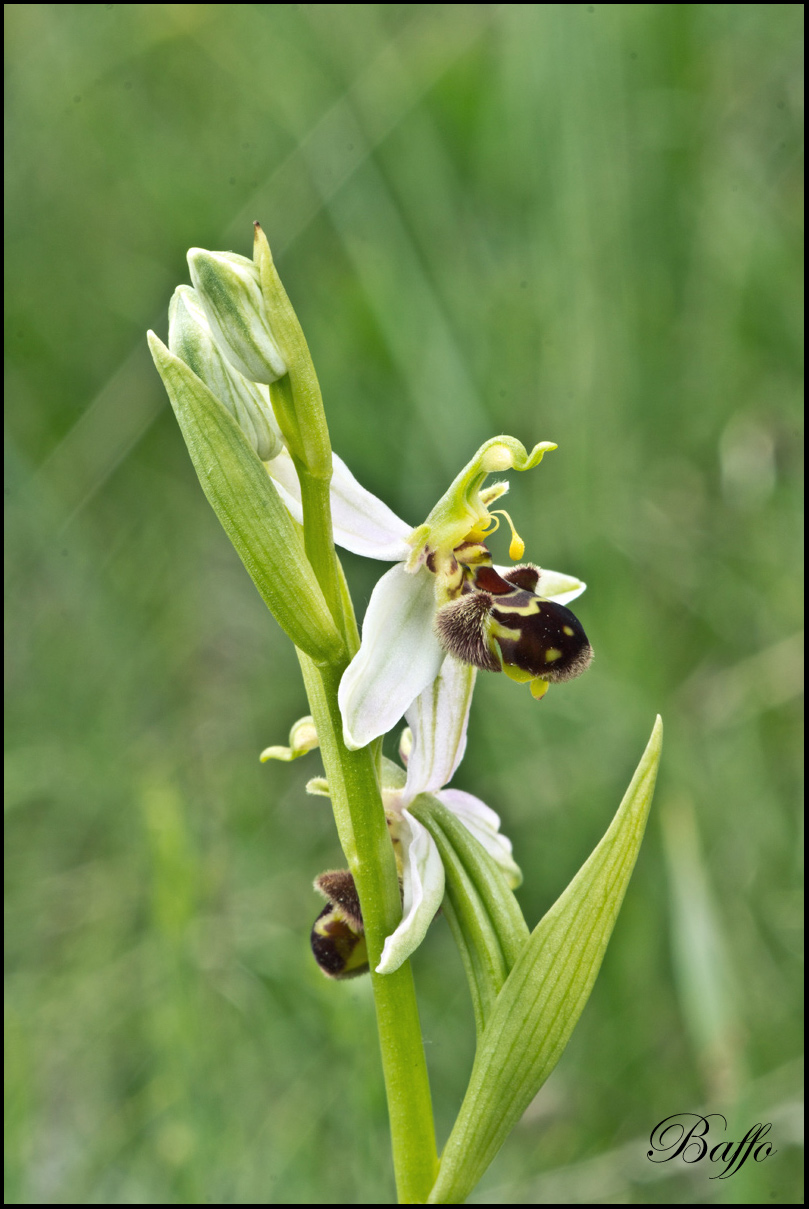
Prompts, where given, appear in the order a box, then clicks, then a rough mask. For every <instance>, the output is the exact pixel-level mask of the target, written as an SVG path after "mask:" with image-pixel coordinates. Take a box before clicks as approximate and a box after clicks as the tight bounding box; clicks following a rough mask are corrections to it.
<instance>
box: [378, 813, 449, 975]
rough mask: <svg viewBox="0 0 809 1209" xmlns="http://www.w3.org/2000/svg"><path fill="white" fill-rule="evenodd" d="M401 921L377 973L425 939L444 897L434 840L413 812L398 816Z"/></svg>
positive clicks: (386, 970)
mask: <svg viewBox="0 0 809 1209" xmlns="http://www.w3.org/2000/svg"><path fill="white" fill-rule="evenodd" d="M399 834H400V837H401V841H402V892H403V896H404V901H403V903H402V922H401V923H400V924H399V926H398V928H397V929H396V931H395V932H393V933H392V935H390V936H389V937H388V939H387V940H386V941H385V946H384V948H383V949H382V957H381V959H380V962H379V965H378V966H377V967H376V972H377V974H392V973H393V971H394V970H398V969H399V966H400V965H401V964H402V962H403V961H407V959H408V957H409V956H410V954H411V953H412V952H414V950H415V949H417V948H418V947H419V945H420V944H421V942H422V941H423V940H424V937H425V935H426V932H427V929H428V928H429V926H430V924H431V923H432V922H433V920H434V919H435V914H436V911H437V910H438V908H439V907H440V906H441V900H442V899H443V897H444V866H443V864H442V863H441V857H440V856H439V855H438V849H437V848H436V846H435V841H434V840H433V838H432V836H431V835H430V833H429V831H428V830H427V828H426V827H423V826H422V824H421V823H419V821H418V820H417V819H414V818H413V817H412V815H409V814H403V815H402V817H401V830H400V833H399Z"/></svg>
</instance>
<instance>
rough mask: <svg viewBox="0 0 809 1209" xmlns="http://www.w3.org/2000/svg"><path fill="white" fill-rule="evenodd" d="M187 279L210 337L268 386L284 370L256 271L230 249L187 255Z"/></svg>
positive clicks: (252, 377)
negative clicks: (210, 333)
mask: <svg viewBox="0 0 809 1209" xmlns="http://www.w3.org/2000/svg"><path fill="white" fill-rule="evenodd" d="M188 267H189V269H190V270H191V280H192V281H193V283H194V289H195V290H196V291H197V294H198V295H199V300H200V302H201V303H202V306H203V309H204V311H205V314H206V316H207V319H208V323H209V324H210V326H211V331H212V332H213V336H214V339H215V340H216V342H217V344H218V345H219V347H220V348H221V350H222V352H223V353H224V354H225V356H226V357H227V359H228V361H230V363H231V365H234V366H235V367H236V369H237V370H238V371H239V373H240V374H244V376H245V378H249V379H250V381H251V382H263V383H264V384H265V385H269V383H270V382H276V381H277V380H278V379H279V378H283V376H284V374H286V373H287V366H286V364H285V362H284V358H283V357H282V356H281V353H280V352H279V349H278V345H277V343H276V341H275V337H274V336H273V333H272V328H271V327H270V322H269V318H268V315H267V308H266V306H265V304H264V295H263V293H262V291H261V283H260V281H259V271H258V268H257V267H256V265H255V264H253V262H252V260H248V259H247V257H245V256H237V255H236V253H235V252H206V251H205V250H204V249H203V248H191V250H190V251H189V253H188Z"/></svg>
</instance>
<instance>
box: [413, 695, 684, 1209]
mask: <svg viewBox="0 0 809 1209" xmlns="http://www.w3.org/2000/svg"><path fill="white" fill-rule="evenodd" d="M662 734H663V725H662V722H661V721H660V718H658V719H657V721H656V722H655V726H654V729H653V731H652V735H651V738H650V739H649V743H648V746H647V748H646V751H645V752H644V753H643V757H642V759H641V761H640V764H639V765H638V767H637V770H636V772H635V775H634V777H633V778H632V783H631V784H630V786H629V789H628V790H627V792H626V794H625V796H624V800H623V801H622V803H621V805H620V807H619V808H618V812H617V814H616V815H615V818H614V819H613V821H612V823H611V825H610V827H609V830H608V831H607V833H606V835H605V836H604V838H603V839H602V841H601V843H600V844H599V845H598V847H597V848H596V849H595V851H594V852H593V853H592V855H591V856H590V858H589V859H588V860H587V861H586V862H585V864H584V865H583V866H582V868H581V869H580V870H579V872H578V873H577V874H576V876H575V877H574V879H573V881H572V882H571V883H570V885H569V886H568V887H567V889H566V890H565V891H564V892H563V894H562V895H561V896H560V897H559V898H558V899H557V901H556V902H555V903H554V905H553V906H552V907H551V909H550V911H548V913H547V915H546V916H545V917H544V918H543V919H542V920H540V922H539V923H538V924H537V926H536V928H535V929H534V931H533V932H532V934H531V937H530V939H529V941H528V943H527V945H526V946H525V948H524V949H523V951H522V953H521V954H520V956H519V957H518V959H517V961H516V963H515V965H514V968H513V969H512V971H511V973H510V974H509V976H508V978H507V979H506V982H505V984H504V985H503V989H502V991H501V992H500V994H499V996H498V998H497V1003H496V1004H495V1006H494V1009H493V1011H492V1014H491V1016H490V1018H489V1021H488V1024H487V1025H486V1029H485V1031H484V1034H483V1037H482V1038H481V1042H480V1045H479V1046H478V1050H477V1054H476V1056H475V1063H474V1066H473V1068H472V1075H471V1078H470V1080H469V1087H468V1088H467V1092H466V1096H465V1097H464V1102H463V1104H462V1105H461V1111H460V1113H459V1114H458V1119H457V1120H456V1122H455V1125H454V1127H453V1130H452V1133H451V1134H450V1137H449V1140H448V1142H447V1145H446V1148H445V1150H444V1154H443V1157H442V1159H441V1167H440V1170H439V1174H438V1179H437V1180H436V1183H435V1186H434V1187H433V1190H432V1192H431V1193H430V1197H429V1203H430V1204H460V1203H462V1202H463V1200H464V1199H465V1197H467V1196H468V1195H469V1193H470V1192H471V1191H472V1189H473V1188H474V1186H475V1184H476V1183H477V1182H478V1180H479V1179H480V1177H481V1176H482V1175H483V1172H484V1171H485V1170H486V1168H487V1167H488V1166H489V1164H490V1163H491V1161H492V1159H493V1158H494V1156H495V1155H496V1154H497V1151H498V1150H499V1149H500V1147H501V1146H502V1144H503V1142H504V1141H505V1138H506V1136H507V1135H508V1133H509V1131H510V1130H511V1128H512V1127H513V1126H514V1125H515V1124H516V1123H517V1121H518V1120H519V1119H520V1117H521V1116H522V1114H523V1112H524V1111H525V1109H526V1108H527V1107H528V1105H529V1104H530V1102H531V1100H532V1099H533V1098H534V1096H535V1095H536V1093H537V1092H538V1091H539V1089H540V1087H541V1086H542V1084H543V1083H544V1082H545V1080H546V1079H547V1077H548V1075H549V1074H550V1073H551V1071H552V1070H553V1068H554V1066H555V1065H556V1063H557V1062H558V1061H559V1058H560V1056H561V1054H562V1051H563V1050H564V1048H565V1046H566V1045H567V1042H568V1040H569V1038H570V1034H571V1033H572V1032H573V1029H574V1027H575V1025H576V1022H577V1020H578V1019H579V1016H580V1015H581V1013H582V1009H583V1008H584V1005H585V1003H586V1002H587V999H588V998H589V995H590V992H591V990H592V988H593V983H594V982H595V979H596V975H597V974H598V971H599V968H600V966H601V961H602V958H603V956H604V951H605V949H606V947H607V942H608V941H609V938H610V935H611V933H612V929H613V926H614V924H615V920H616V918H617V916H618V911H619V909H620V906H621V902H622V900H623V897H624V892H625V890H626V887H627V884H628V882H629V878H630V876H631V874H632V870H633V868H634V866H635V860H636V859H637V855H638V850H639V848H640V843H641V840H642V839H643V832H644V828H645V826H646V818H647V815H648V812H649V806H650V804H651V800H652V793H653V791H654V783H655V777H656V775H657V766H658V763H659V761H660V748H661V741H662Z"/></svg>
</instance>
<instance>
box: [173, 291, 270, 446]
mask: <svg viewBox="0 0 809 1209" xmlns="http://www.w3.org/2000/svg"><path fill="white" fill-rule="evenodd" d="M169 348H170V349H171V351H172V352H173V353H174V354H175V356H177V357H179V358H180V359H181V360H182V361H184V362H185V363H186V365H187V366H188V367H189V369H192V370H193V371H194V373H195V374H196V375H197V377H198V378H200V379H201V380H202V381H203V382H204V383H205V385H206V386H207V387H208V389H209V390H210V391H211V393H212V394H214V395H215V396H216V398H217V399H218V400H219V402H220V403H221V404H222V405H223V406H224V407H226V408H227V410H228V411H229V412H230V414H231V415H232V416H233V419H234V420H235V421H236V423H237V424H238V425H239V427H240V428H241V430H242V432H243V433H244V435H245V436H246V437H247V439H248V441H249V442H250V444H251V445H252V446H253V448H254V449H255V451H256V453H257V454H258V456H259V457H260V458H261V460H262V462H268V461H270V459H271V458H275V457H277V456H278V454H279V453H280V452H281V450H282V449H283V442H282V441H281V435H280V433H279V432H278V429H277V426H276V422H275V416H274V415H273V412H272V407H271V406H270V400H269V397H268V391H267V388H266V387H265V386H260V385H259V384H258V383H256V382H250V381H248V379H247V378H245V377H244V375H243V374H240V373H239V372H238V370H235V369H233V367H232V366H231V364H230V362H229V361H227V360H226V358H225V357H224V356H223V355H222V351H221V349H220V347H219V345H218V344H217V343H216V341H215V340H214V338H213V335H212V334H211V329H210V327H209V325H208V320H207V318H206V316H205V312H204V310H203V309H202V306H201V305H200V301H199V298H198V296H197V294H196V293H195V291H194V290H192V289H191V287H190V286H187V285H180V286H178V287H177V289H176V290H175V291H174V294H173V296H172V299H171V303H170V304H169Z"/></svg>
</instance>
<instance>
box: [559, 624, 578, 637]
mask: <svg viewBox="0 0 809 1209" xmlns="http://www.w3.org/2000/svg"><path fill="white" fill-rule="evenodd" d="M562 630H563V631H564V633H565V634H567V636H568V638H572V637H573V635H574V633H575V630H572V629H571V628H570V626H569V625H566V626H562Z"/></svg>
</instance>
